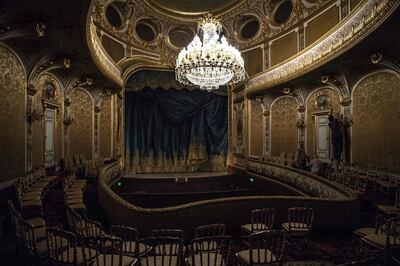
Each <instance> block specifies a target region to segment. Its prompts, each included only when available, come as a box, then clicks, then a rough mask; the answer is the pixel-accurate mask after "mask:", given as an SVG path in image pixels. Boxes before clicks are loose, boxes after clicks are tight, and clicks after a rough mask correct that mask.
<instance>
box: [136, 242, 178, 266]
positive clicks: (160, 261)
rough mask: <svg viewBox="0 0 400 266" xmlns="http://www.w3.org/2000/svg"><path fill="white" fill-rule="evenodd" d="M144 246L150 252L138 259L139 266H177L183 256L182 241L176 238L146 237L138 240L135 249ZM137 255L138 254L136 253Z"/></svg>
mask: <svg viewBox="0 0 400 266" xmlns="http://www.w3.org/2000/svg"><path fill="white" fill-rule="evenodd" d="M141 245H145V246H148V247H150V248H151V249H152V250H151V252H150V253H147V254H146V255H145V256H143V257H139V258H138V259H139V260H140V265H141V266H150V265H151V266H179V265H180V262H181V260H182V256H183V239H180V238H177V237H154V236H153V237H148V238H144V239H140V240H139V241H138V245H137V247H139V246H141ZM136 254H139V252H136Z"/></svg>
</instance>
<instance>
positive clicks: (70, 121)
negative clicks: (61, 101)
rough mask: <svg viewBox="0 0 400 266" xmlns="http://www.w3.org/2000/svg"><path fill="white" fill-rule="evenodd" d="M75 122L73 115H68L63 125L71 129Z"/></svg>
mask: <svg viewBox="0 0 400 266" xmlns="http://www.w3.org/2000/svg"><path fill="white" fill-rule="evenodd" d="M74 121H75V119H74V117H73V116H72V115H71V114H68V115H67V116H65V117H64V120H63V124H64V125H65V126H66V127H69V126H70V125H72V124H73V123H74Z"/></svg>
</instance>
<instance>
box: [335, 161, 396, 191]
mask: <svg viewBox="0 0 400 266" xmlns="http://www.w3.org/2000/svg"><path fill="white" fill-rule="evenodd" d="M341 176H342V177H341ZM343 176H347V177H348V178H349V179H350V180H349V182H351V181H352V180H353V179H358V180H363V182H364V183H365V187H367V186H368V187H369V188H371V189H373V190H374V191H377V192H380V193H382V194H383V195H386V196H387V197H389V195H390V193H391V192H393V191H395V190H396V189H397V188H399V187H400V172H398V171H397V172H396V171H388V170H387V169H385V168H378V167H377V166H375V165H368V166H364V165H361V164H358V163H353V164H351V165H349V164H345V165H343V167H342V169H340V170H339V171H336V172H335V173H334V176H333V177H331V178H334V179H339V180H340V178H343Z"/></svg>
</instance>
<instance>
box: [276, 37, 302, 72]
mask: <svg viewBox="0 0 400 266" xmlns="http://www.w3.org/2000/svg"><path fill="white" fill-rule="evenodd" d="M296 53H297V33H296V32H294V31H293V32H291V33H289V34H288V35H286V36H284V37H282V38H280V39H277V40H275V41H274V42H273V43H272V44H271V66H273V65H276V64H279V63H281V62H283V61H285V60H286V59H288V58H289V57H291V56H293V55H295V54H296Z"/></svg>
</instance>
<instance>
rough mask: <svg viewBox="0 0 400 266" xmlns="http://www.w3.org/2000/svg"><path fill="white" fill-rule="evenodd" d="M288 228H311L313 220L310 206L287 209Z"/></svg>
mask: <svg viewBox="0 0 400 266" xmlns="http://www.w3.org/2000/svg"><path fill="white" fill-rule="evenodd" d="M288 220H289V221H288V222H289V230H292V229H311V228H312V223H313V220H314V211H313V209H312V208H304V207H294V208H289V210H288Z"/></svg>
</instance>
